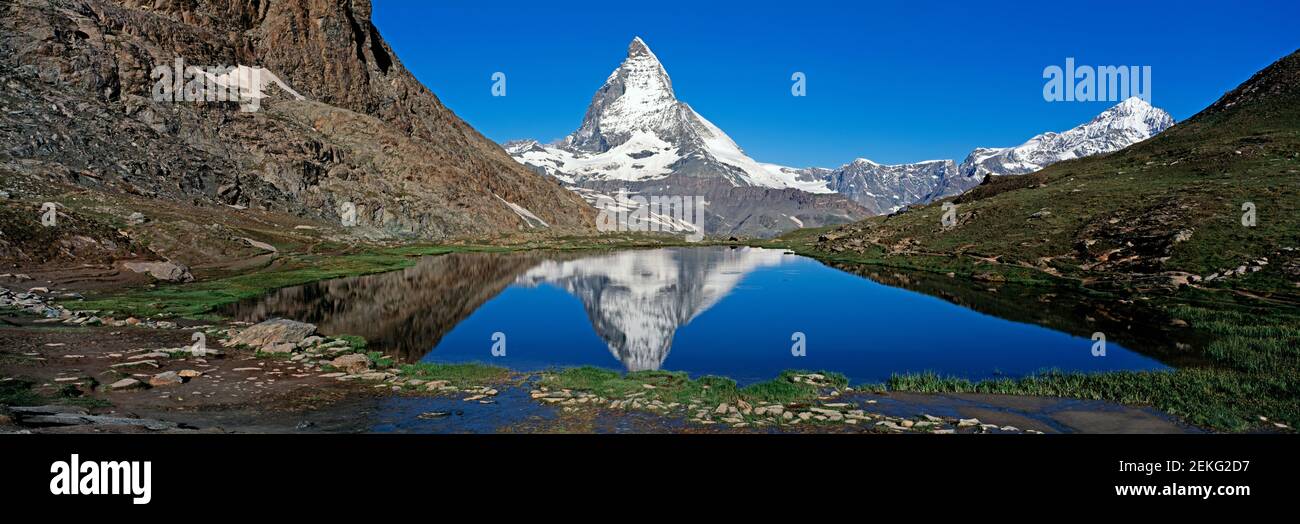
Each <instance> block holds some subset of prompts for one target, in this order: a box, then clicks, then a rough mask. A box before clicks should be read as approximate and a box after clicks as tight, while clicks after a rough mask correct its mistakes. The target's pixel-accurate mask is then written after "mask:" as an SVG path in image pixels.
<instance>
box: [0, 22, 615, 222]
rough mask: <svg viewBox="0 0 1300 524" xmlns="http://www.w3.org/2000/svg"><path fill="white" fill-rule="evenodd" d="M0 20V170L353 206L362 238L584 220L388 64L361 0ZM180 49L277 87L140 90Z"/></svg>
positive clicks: (329, 215) (176, 194) (212, 199)
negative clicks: (238, 94) (187, 92)
mask: <svg viewBox="0 0 1300 524" xmlns="http://www.w3.org/2000/svg"><path fill="white" fill-rule="evenodd" d="M0 14H2V15H3V16H2V17H0V19H2V21H0V84H3V85H4V86H6V87H5V89H3V90H0V91H2V92H0V109H2V110H0V143H3V144H5V149H4V150H3V151H0V171H12V172H16V173H20V174H24V173H26V174H33V173H34V174H36V175H39V176H47V177H49V178H50V179H52V180H54V181H57V182H65V183H75V184H78V185H80V186H83V187H87V188H91V189H94V190H96V191H104V192H121V193H129V194H132V195H143V196H146V197H151V198H160V199H169V200H172V201H181V202H193V203H195V204H199V205H217V204H226V205H231V206H244V207H249V208H256V209H266V210H274V211H279V212H287V213H291V214H294V215H297V216H301V217H307V218H311V219H314V220H319V221H324V222H327V223H332V224H338V223H339V222H340V219H341V215H342V213H343V211H342V209H344V207H345V206H344V204H345V203H351V204H353V205H354V206H355V208H356V216H357V228H356V230H355V231H356V232H358V233H359V234H365V235H367V236H387V237H413V238H427V239H444V238H450V237H483V236H493V235H499V234H505V233H511V232H518V231H527V232H547V233H560V232H569V233H573V232H585V231H589V230H590V228H591V227H592V226H591V224H593V220H594V213H593V212H592V211H591V210H590V208H589V206H587V205H585V203H584V202H583V201H582V199H581V198H579V197H578V196H576V195H573V194H572V193H571V192H568V191H566V190H564V189H563V188H561V187H560V186H559V185H558V184H556V183H555V182H554V181H551V180H547V179H545V178H543V177H539V176H537V175H536V174H535V173H532V172H531V171H529V170H528V169H526V168H523V167H522V166H519V165H518V164H517V163H515V162H513V161H512V160H511V159H510V158H509V156H507V155H506V154H505V152H504V151H502V150H501V149H500V147H498V146H497V145H496V144H494V143H492V142H491V141H489V140H487V139H486V138H484V137H483V136H482V135H480V134H479V133H478V132H476V131H474V130H473V129H472V128H470V127H469V125H467V124H466V123H465V122H464V121H462V120H460V119H459V118H458V117H456V115H454V114H453V113H452V112H451V111H450V110H448V109H447V108H446V107H444V106H443V105H442V104H441V103H440V102H439V101H438V99H437V98H436V97H435V96H434V95H433V93H431V92H429V91H428V89H426V88H425V87H424V86H423V85H421V84H420V83H419V82H418V81H417V80H416V79H415V78H414V77H413V76H412V75H411V74H410V73H409V72H408V71H407V70H406V69H405V68H404V67H403V66H402V64H401V62H400V61H399V60H398V59H397V57H396V56H395V55H394V54H393V52H392V50H391V49H390V48H389V47H388V45H387V44H386V43H385V42H384V41H383V39H382V38H381V37H380V36H379V33H378V31H377V29H376V28H375V27H374V25H373V24H372V23H371V21H370V4H369V2H368V1H366V0H267V1H260V2H233V1H232V2H192V1H181V0H176V1H172V0H149V1H139V0H120V1H111V0H16V1H11V2H5V3H4V5H0ZM178 58H181V59H183V60H184V61H185V63H186V64H187V65H194V66H208V67H210V66H237V65H238V66H250V65H251V66H256V67H258V68H264V69H265V70H266V71H268V72H272V73H273V74H274V75H275V76H276V77H278V79H281V80H283V83H284V86H283V88H271V97H270V98H268V99H265V100H263V101H262V103H261V107H260V110H258V111H256V112H244V111H240V106H239V104H237V103H234V102H171V101H157V100H155V98H154V97H153V96H152V95H153V92H154V88H155V87H156V86H155V83H156V82H155V81H156V80H157V79H156V78H155V77H154V76H152V74H151V73H152V72H153V71H154V68H155V67H156V66H164V65H171V64H173V63H174V61H175V60H176V59H178ZM285 88H288V89H291V90H292V91H293V92H296V93H301V95H302V96H303V97H304V98H305V100H297V99H296V97H294V96H291V93H289V92H288V90H287V89H285ZM511 204H513V206H512V205H511ZM516 206H517V207H516ZM518 209H524V210H527V211H528V213H529V214H531V215H534V216H535V217H536V218H537V219H538V220H531V219H528V218H527V217H525V216H523V214H522V213H521V212H520V211H518ZM231 212H235V210H232V211H231Z"/></svg>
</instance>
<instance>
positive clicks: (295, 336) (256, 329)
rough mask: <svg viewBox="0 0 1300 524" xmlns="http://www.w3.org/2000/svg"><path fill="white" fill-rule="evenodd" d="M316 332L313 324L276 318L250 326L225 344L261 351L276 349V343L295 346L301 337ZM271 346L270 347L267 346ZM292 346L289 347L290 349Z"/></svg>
mask: <svg viewBox="0 0 1300 524" xmlns="http://www.w3.org/2000/svg"><path fill="white" fill-rule="evenodd" d="M315 332H316V325H315V324H308V323H306V322H298V321H294V320H286V319H283V318H276V319H271V320H267V321H265V322H262V323H260V324H257V325H254V326H250V327H248V328H247V329H244V330H243V331H240V332H239V334H238V335H235V336H234V337H232V338H231V339H230V341H229V342H227V345H231V346H236V345H245V346H251V347H255V348H259V349H261V350H262V351H267V350H268V349H272V350H273V349H276V348H275V345H276V344H289V345H291V346H293V347H296V346H297V345H298V343H299V342H302V341H303V339H305V338H307V337H309V336H311V335H312V334H313V333H315ZM268 346H271V347H268ZM293 347H290V348H289V349H290V351H292V349H293Z"/></svg>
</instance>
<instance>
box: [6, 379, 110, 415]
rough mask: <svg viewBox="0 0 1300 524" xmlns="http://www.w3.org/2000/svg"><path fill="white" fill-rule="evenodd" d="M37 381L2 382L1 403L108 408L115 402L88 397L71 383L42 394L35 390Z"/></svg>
mask: <svg viewBox="0 0 1300 524" xmlns="http://www.w3.org/2000/svg"><path fill="white" fill-rule="evenodd" d="M35 385H36V383H35V382H34V381H31V380H27V379H21V378H19V379H14V380H6V381H4V382H0V405H3V406H39V405H45V404H67V405H72V406H82V407H85V408H91V409H93V408H106V407H111V406H112V405H113V404H112V403H111V402H109V401H107V400H104V399H100V398H95V397H88V396H85V395H83V394H82V393H81V391H80V390H78V389H77V388H76V386H73V385H71V384H67V385H64V386H63V387H61V388H59V389H58V390H57V391H56V392H54V394H52V395H42V394H40V393H37V392H36V391H33V389H32V388H33V386H35Z"/></svg>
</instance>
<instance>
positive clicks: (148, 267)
mask: <svg viewBox="0 0 1300 524" xmlns="http://www.w3.org/2000/svg"><path fill="white" fill-rule="evenodd" d="M123 266H124V267H126V268H127V269H129V270H131V271H134V272H136V273H148V274H149V276H151V277H153V278H155V279H158V280H162V281H165V282H192V281H193V280H194V275H191V274H190V268H188V267H185V266H184V265H182V264H177V263H175V262H171V261H161V262H127V263H125V264H123Z"/></svg>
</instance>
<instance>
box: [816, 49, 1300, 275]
mask: <svg viewBox="0 0 1300 524" xmlns="http://www.w3.org/2000/svg"><path fill="white" fill-rule="evenodd" d="M1143 121H1145V119H1144V120H1143ZM1297 177H1300V52H1297V53H1292V54H1291V55H1288V56H1286V57H1284V58H1282V59H1280V60H1278V61H1277V62H1276V63H1274V64H1273V65H1271V66H1269V67H1268V68H1266V69H1264V70H1263V71H1261V72H1259V73H1258V74H1256V75H1255V76H1253V77H1252V78H1251V79H1249V80H1247V81H1246V82H1245V83H1243V84H1241V86H1239V87H1238V88H1236V89H1235V90H1233V91H1232V92H1230V93H1228V94H1226V95H1224V97H1223V98H1221V99H1220V100H1219V101H1217V102H1215V103H1214V104H1213V105H1211V106H1210V107H1208V108H1207V109H1205V110H1203V111H1201V112H1200V113H1198V114H1197V115H1195V116H1193V117H1192V118H1190V119H1188V120H1186V121H1184V122H1181V123H1179V124H1177V125H1175V126H1173V127H1171V128H1169V129H1168V130H1166V131H1164V132H1162V133H1160V134H1159V135H1156V136H1155V137H1153V138H1151V139H1149V140H1146V141H1143V142H1140V143H1138V144H1135V145H1133V146H1130V147H1128V148H1125V149H1122V150H1119V151H1117V152H1114V153H1111V154H1107V155H1098V156H1091V157H1088V158H1082V159H1076V160H1070V161H1063V162H1059V163H1056V164H1053V165H1051V166H1049V167H1047V168H1045V169H1042V170H1040V171H1037V172H1035V173H1032V174H1027V175H1022V176H1008V177H988V178H986V179H985V180H984V182H983V183H982V184H980V185H979V186H977V187H975V188H974V189H972V190H970V191H968V192H966V193H964V194H962V195H961V196H959V197H957V198H956V199H954V200H953V202H954V203H955V204H956V205H957V209H956V216H955V218H956V219H957V220H956V223H955V225H954V226H953V227H945V226H944V224H943V223H942V222H941V220H940V219H941V215H942V213H943V210H942V209H941V208H940V206H939V205H937V204H931V205H928V206H923V207H917V208H913V209H909V210H908V211H906V212H904V213H900V214H897V215H895V216H890V217H875V218H872V219H868V220H865V221H862V222H858V223H855V224H851V225H848V226H844V227H842V228H839V229H836V230H833V231H829V232H826V233H824V234H822V235H820V239H819V240H818V241H816V242H814V243H813V247H814V249H817V250H821V251H825V252H829V253H838V254H841V255H840V256H850V257H851V258H854V259H872V260H885V259H889V258H891V257H894V256H897V255H910V256H911V257H912V258H911V260H914V261H916V260H922V259H926V257H938V258H936V259H934V260H933V261H932V262H931V263H933V264H936V265H937V266H942V267H946V268H955V267H961V268H964V269H963V270H965V271H971V272H973V273H979V272H981V271H985V270H981V266H988V265H990V264H1000V265H1002V266H1016V267H1023V268H1032V269H1037V270H1040V271H1043V272H1047V273H1050V274H1060V275H1067V276H1076V277H1083V278H1087V279H1096V278H1102V277H1104V278H1106V279H1132V280H1134V281H1138V282H1147V283H1160V284H1192V285H1204V286H1231V287H1234V288H1252V289H1255V290H1257V291H1258V292H1262V293H1281V294H1295V293H1296V291H1295V289H1296V288H1298V287H1300V189H1297V185H1296V180H1297Z"/></svg>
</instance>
